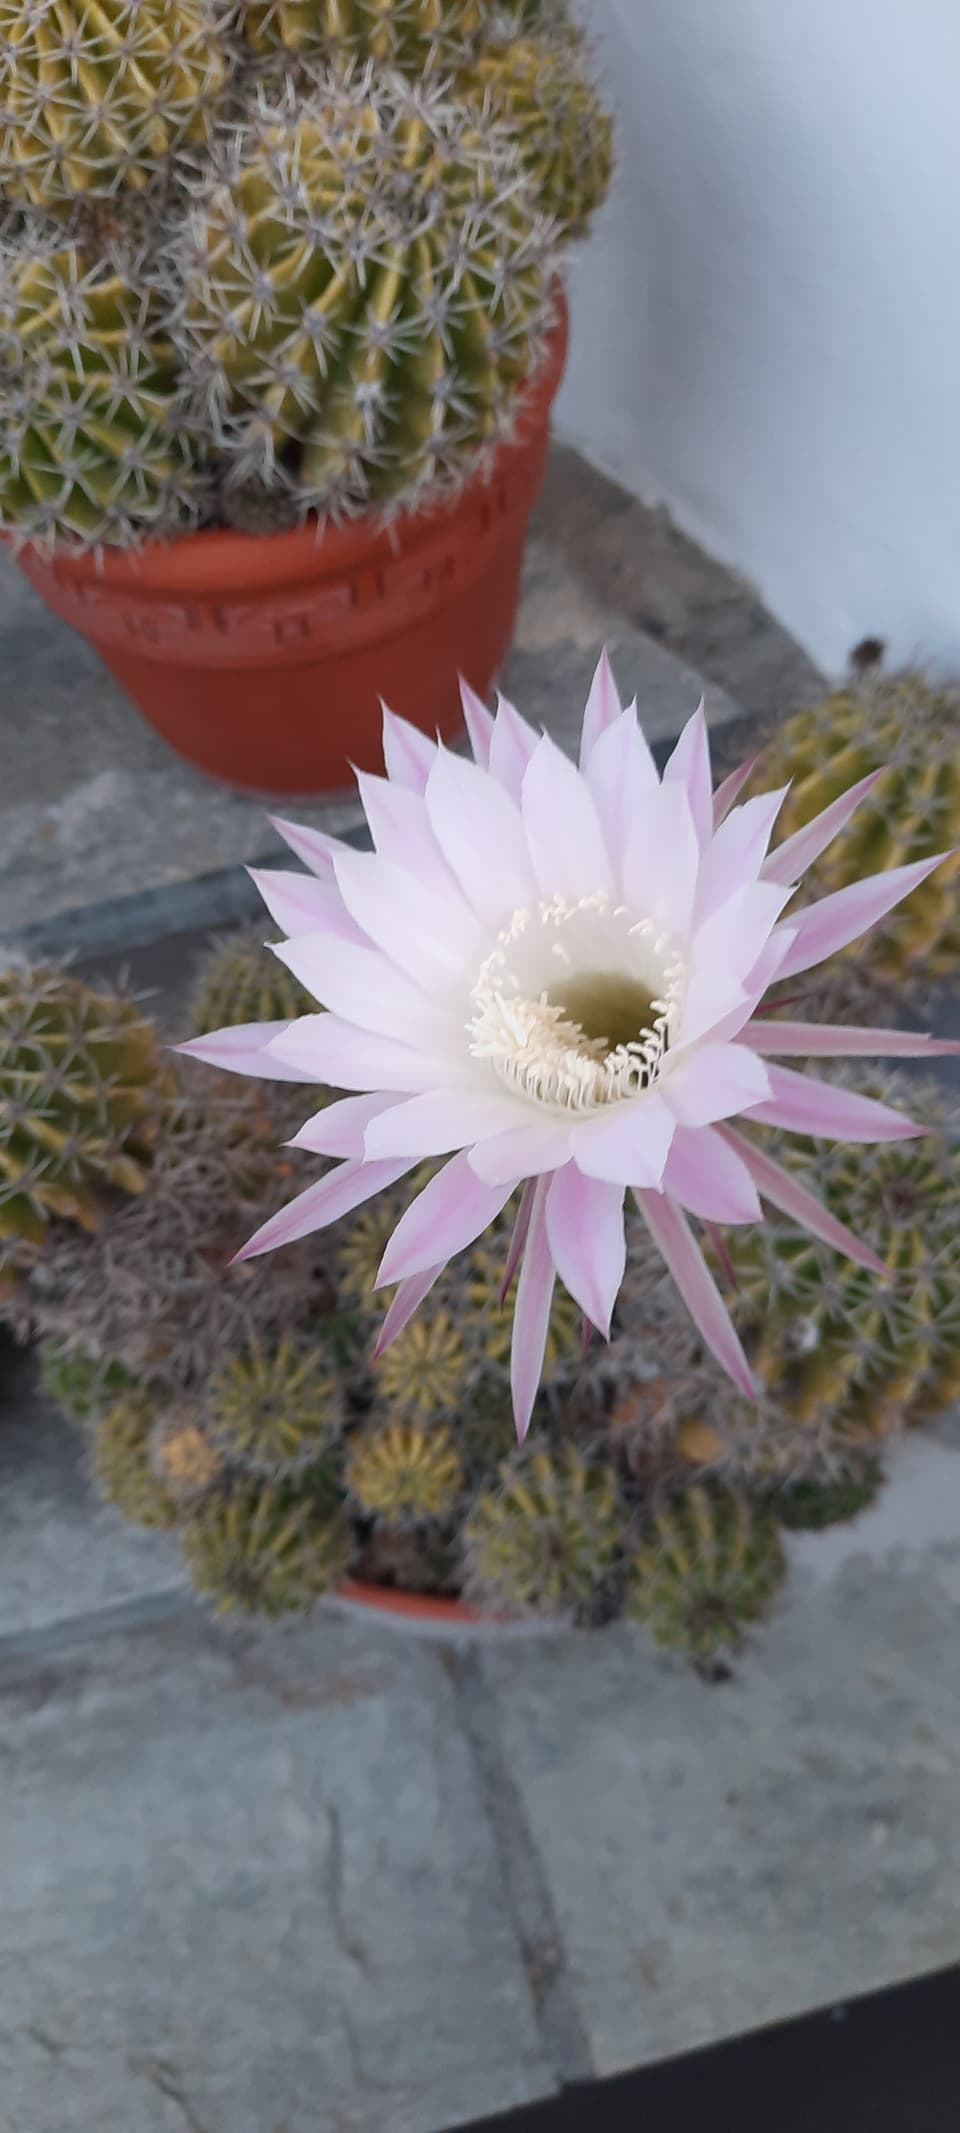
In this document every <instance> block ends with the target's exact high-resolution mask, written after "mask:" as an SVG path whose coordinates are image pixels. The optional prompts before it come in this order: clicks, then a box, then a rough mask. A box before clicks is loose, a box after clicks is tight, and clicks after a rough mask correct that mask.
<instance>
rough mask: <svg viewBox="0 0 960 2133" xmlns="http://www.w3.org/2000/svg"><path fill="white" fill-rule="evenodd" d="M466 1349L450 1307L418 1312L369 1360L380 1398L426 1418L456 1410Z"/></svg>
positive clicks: (400, 1412)
mask: <svg viewBox="0 0 960 2133" xmlns="http://www.w3.org/2000/svg"><path fill="white" fill-rule="evenodd" d="M468 1367H469V1366H468V1358H467V1351H466V1349H465V1347H464V1344H463V1337H462V1334H461V1333H460V1330H459V1328H458V1326H457V1325H456V1324H455V1322H454V1320H453V1319H452V1318H451V1316H450V1314H449V1312H447V1311H444V1310H425V1311H420V1312H418V1314H417V1316H416V1317H415V1318H414V1319H412V1320H411V1322H410V1324H409V1326H406V1327H405V1328H404V1331H403V1332H402V1333H401V1334H399V1335H398V1337H397V1339H396V1340H395V1341H394V1342H393V1344H392V1346H391V1347H389V1348H388V1349H387V1351H386V1354H385V1355H382V1356H381V1358H380V1361H379V1362H378V1363H376V1364H375V1366H374V1382H375V1386H376V1391H377V1393H378V1395H379V1398H380V1400H381V1402H382V1404H383V1405H384V1407H387V1408H389V1409H390V1410H391V1412H392V1413H393V1414H394V1415H396V1416H398V1417H403V1418H409V1419H411V1420H417V1421H422V1422H426V1421H429V1420H430V1419H431V1418H432V1417H434V1416H438V1415H445V1414H451V1413H455V1412H456V1409H457V1407H458V1406H459V1403H460V1401H461V1399H462V1397H463V1394H464V1391H465V1389H466V1385H467V1378H468Z"/></svg>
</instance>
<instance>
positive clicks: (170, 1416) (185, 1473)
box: [150, 1408, 224, 1510]
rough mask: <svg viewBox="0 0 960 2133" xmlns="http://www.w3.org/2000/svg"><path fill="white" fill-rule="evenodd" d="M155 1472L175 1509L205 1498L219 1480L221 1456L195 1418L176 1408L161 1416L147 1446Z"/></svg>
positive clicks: (221, 1465) (221, 1471)
mask: <svg viewBox="0 0 960 2133" xmlns="http://www.w3.org/2000/svg"><path fill="white" fill-rule="evenodd" d="M150 1451H151V1458H152V1461H153V1467H154V1472H155V1473H156V1475H157V1477H158V1479H159V1480H160V1482H161V1484H162V1486H163V1488H164V1489H165V1490H166V1493H167V1495H168V1496H169V1497H170V1498H171V1499H172V1501H173V1502H174V1503H175V1504H176V1506H177V1509H178V1510H182V1509H183V1508H184V1507H185V1506H189V1505H192V1504H195V1503H197V1502H198V1501H199V1499H200V1498H201V1497H202V1496H207V1495H208V1494H209V1492H210V1490H211V1489H213V1488H215V1487H216V1485H217V1483H218V1481H219V1480H220V1478H221V1476H222V1474H223V1470H224V1461H223V1455H222V1453H221V1452H220V1451H219V1450H218V1449H217V1446H216V1445H215V1444H213V1443H212V1442H211V1440H210V1436H209V1433H208V1431H207V1430H206V1429H204V1427H203V1425H202V1423H201V1422H200V1420H199V1419H198V1417H197V1416H196V1415H193V1414H191V1413H190V1412H189V1410H188V1411H187V1412H186V1413H181V1412H179V1411H178V1410H177V1409H176V1408H173V1409H171V1410H170V1411H169V1412H168V1413H167V1414H165V1415H161V1417H160V1419H159V1421H158V1422H157V1423H156V1424H155V1427H154V1430H153V1435H152V1438H151V1443H150Z"/></svg>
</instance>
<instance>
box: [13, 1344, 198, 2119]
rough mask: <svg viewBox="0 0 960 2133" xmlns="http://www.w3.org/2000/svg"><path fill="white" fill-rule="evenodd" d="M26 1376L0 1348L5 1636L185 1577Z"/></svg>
mask: <svg viewBox="0 0 960 2133" xmlns="http://www.w3.org/2000/svg"><path fill="white" fill-rule="evenodd" d="M33 1380H34V1361H33V1358H32V1356H28V1355H26V1354H24V1353H22V1352H21V1353H17V1351H16V1350H14V1349H11V1348H8V1347H7V1346H6V1345H4V1346H3V1347H2V1348H0V1563H2V1572H0V1576H2V1606H0V1635H2V1636H10V1635H12V1634H14V1633H16V1632H18V1631H21V1630H34V1629H41V1628H43V1627H44V1625H45V1624H47V1623H53V1622H59V1621H62V1620H69V1619H70V1617H71V1616H75V1615H82V1614H86V1613H88V1612H92V1611H93V1610H95V1609H96V1608H99V1607H112V1606H114V1605H115V1604H117V1603H119V1602H123V1601H128V1600H134V1599H138V1598H140V1597H142V1596H143V1595H144V1594H150V1595H153V1594H155V1593H164V1592H174V1591H177V1590H179V1589H180V1588H181V1587H183V1586H184V1585H185V1584H186V1578H185V1574H184V1570H183V1566H182V1562H181V1556H180V1550H179V1547H178V1546H177V1544H176V1542H175V1541H173V1540H172V1539H171V1537H170V1535H169V1534H164V1533H147V1532H144V1531H143V1530H142V1528H140V1527H138V1526H130V1525H128V1524H127V1523H126V1521H125V1520H124V1519H122V1518H121V1517H120V1514H119V1512H117V1511H114V1510H112V1509H111V1508H110V1507H109V1505H106V1504H102V1503H101V1502H100V1501H99V1499H98V1497H97V1496H96V1494H95V1492H94V1489H93V1486H92V1483H91V1480H90V1475H89V1471H88V1463H87V1452H86V1446H85V1442H84V1438H83V1435H82V1433H81V1431H80V1430H78V1429H76V1428H75V1427H74V1426H73V1425H72V1424H71V1423H70V1422H68V1421H67V1420H66V1418H65V1416H63V1415H62V1414H61V1413H60V1411H59V1410H58V1409H57V1408H56V1407H55V1406H53V1404H52V1403H51V1402H50V1401H49V1400H44V1399H41V1398H39V1397H37V1398H34V1397H30V1398H28V1397H27V1395H28V1393H29V1392H30V1391H31V1388H32V1385H33ZM0 2020H2V2016H0ZM2 2127H3V2117H2V2089H0V2129H2Z"/></svg>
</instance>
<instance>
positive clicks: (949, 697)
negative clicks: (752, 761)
mask: <svg viewBox="0 0 960 2133" xmlns="http://www.w3.org/2000/svg"><path fill="white" fill-rule="evenodd" d="M762 771H763V779H762V783H763V787H764V789H765V790H767V789H769V788H770V787H771V786H779V785H785V784H786V783H787V782H788V781H791V782H790V791H789V793H788V795H787V799H786V802H785V804H784V808H783V812H782V814H781V817H780V829H781V833H782V835H783V836H784V837H787V836H789V835H791V833H792V832H793V831H795V830H797V829H800V828H802V827H803V825H804V824H805V823H807V822H809V821H810V819H811V817H812V816H813V815H815V814H816V813H817V812H818V811H819V809H821V808H823V807H827V806H829V804H830V802H831V801H832V800H835V799H836V798H837V797H838V796H839V794H840V793H841V792H843V791H845V790H846V789H847V788H848V787H849V786H850V785H852V784H854V783H855V782H856V781H857V780H858V779H859V778H862V777H866V776H867V775H868V774H869V773H870V772H871V771H881V772H882V776H881V777H880V778H879V779H878V781H877V783H876V785H875V786H874V788H873V791H872V792H870V793H869V794H868V795H867V797H866V798H865V799H864V800H863V801H861V804H860V807H859V809H858V811H857V813H856V815H855V816H854V818H853V821H852V823H851V824H850V825H849V826H848V828H847V829H845V830H844V831H843V833H842V835H841V836H839V837H838V838H837V839H836V840H835V842H834V843H833V844H832V845H831V846H830V847H829V849H828V850H827V851H826V852H825V853H824V855H823V857H822V858H821V859H819V860H818V861H817V864H816V867H815V869H814V870H813V872H812V874H811V877H810V878H811V882H812V883H815V886H816V892H817V894H818V895H824V894H830V893H831V892H832V891H833V890H835V889H842V888H846V887H847V886H848V884H849V883H850V882H854V881H859V880H861V879H862V877H863V876H864V875H865V874H869V873H872V872H874V870H875V869H877V868H880V867H888V866H891V867H892V866H901V865H909V864H910V863H911V862H912V861H914V860H919V859H926V858H928V857H930V856H931V855H932V854H933V853H934V852H946V851H951V850H952V849H953V848H954V847H955V846H957V845H960V690H958V689H957V688H956V686H948V685H945V684H944V685H941V684H939V683H936V682H933V681H928V680H926V679H925V678H924V677H923V676H922V675H921V674H916V673H903V674H893V675H889V676H883V675H881V676H879V677H875V678H873V679H865V680H864V681H862V682H860V683H858V684H856V685H851V686H850V687H849V688H845V689H838V690H835V691H834V693H833V694H832V695H830V696H827V697H826V698H825V699H824V701H823V702H822V703H820V704H818V705H816V706H815V707H814V708H813V709H812V710H809V711H803V712H801V713H799V714H798V715H797V717H795V718H792V719H790V720H788V722H787V724H786V725H785V726H784V727H783V729H782V731H781V732H780V734H779V735H778V736H777V738H776V740H775V741H774V742H772V744H771V745H770V747H769V748H768V749H767V750H766V751H765V753H764V756H763V759H762ZM958 884H960V857H957V858H954V859H953V861H952V862H950V863H949V864H948V865H946V866H942V867H938V869H937V871H936V873H934V874H931V875H930V876H929V878H928V880H927V881H925V882H923V883H922V884H921V886H920V887H919V888H918V889H915V890H914V891H913V894H912V896H910V897H908V898H907V900H906V902H905V903H904V904H903V905H902V906H901V907H899V908H898V909H897V910H895V911H894V912H892V913H891V915H890V916H889V918H887V919H885V920H883V921H882V922H881V923H880V924H879V925H876V926H873V927H871V928H870V929H869V931H868V932H867V933H865V934H863V935H862V937H861V938H860V939H859V940H857V941H854V942H852V943H851V945H850V946H849V947H848V948H845V949H844V950H843V951H842V956H843V959H844V960H847V959H850V960H852V961H853V962H854V963H860V964H862V965H864V966H865V967H866V968H867V969H868V970H869V973H870V975H871V976H872V977H873V978H876V979H877V980H880V981H882V982H883V983H884V984H886V985H889V986H897V987H902V986H903V985H904V984H905V983H908V982H915V981H916V980H917V979H920V980H921V981H925V980H928V979H930V978H936V977H942V976H947V975H949V974H950V973H951V972H955V971H956V968H957V965H958V963H960V896H958Z"/></svg>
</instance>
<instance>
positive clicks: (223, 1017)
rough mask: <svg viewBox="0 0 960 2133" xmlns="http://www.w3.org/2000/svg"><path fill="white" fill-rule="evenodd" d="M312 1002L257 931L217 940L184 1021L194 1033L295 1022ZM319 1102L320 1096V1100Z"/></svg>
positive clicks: (311, 1008) (198, 977)
mask: <svg viewBox="0 0 960 2133" xmlns="http://www.w3.org/2000/svg"><path fill="white" fill-rule="evenodd" d="M314 1005H315V1003H314V1002H313V1001H312V1000H311V998H310V995H309V993H307V992H305V991H304V988H303V986H302V985H301V984H300V982H299V979H297V978H295V977H294V975H293V972H292V971H291V970H288V969H287V966H286V964H285V963H281V962H280V960H279V957H278V956H275V955H273V954H271V951H270V948H269V946H267V945H265V944H264V941H263V938H262V935H261V934H259V933H244V934H241V935H239V936H238V937H237V938H235V939H227V940H223V941H221V942H219V943H218V944H217V945H216V946H215V947H214V948H212V949H211V951H210V953H209V955H207V956H205V957H204V960H203V962H202V963H201V966H200V969H199V970H198V972H197V975H196V979H195V981H194V988H193V994H192V998H191V1002H190V1009H189V1015H188V1021H189V1025H190V1029H191V1032H192V1034H193V1035H194V1036H195V1037H206V1036H208V1035H209V1033H210V1031H211V1030H216V1029H226V1028H227V1027H228V1025H230V1024H233V1023H235V1022H293V1021H295V1020H296V1017H297V1016H298V1015H306V1014H311V1013H312V1012H313V1011H314ZM318 1102H319V1098H318Z"/></svg>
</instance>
